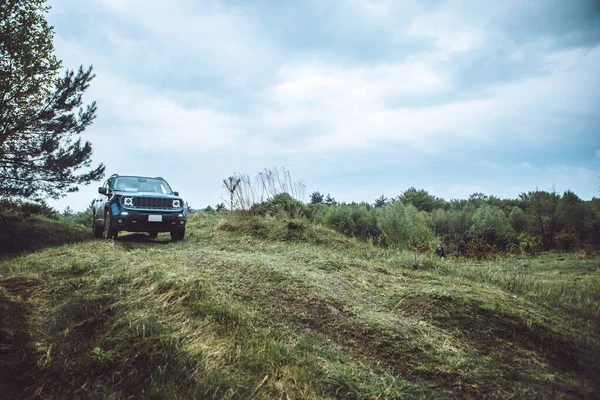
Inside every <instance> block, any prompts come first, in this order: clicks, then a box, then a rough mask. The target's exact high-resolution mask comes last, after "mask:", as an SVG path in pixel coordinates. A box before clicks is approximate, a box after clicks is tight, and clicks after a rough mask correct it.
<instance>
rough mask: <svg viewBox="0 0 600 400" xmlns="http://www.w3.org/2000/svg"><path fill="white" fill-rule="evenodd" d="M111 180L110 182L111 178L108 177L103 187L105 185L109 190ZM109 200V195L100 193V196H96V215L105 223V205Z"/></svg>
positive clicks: (97, 219) (97, 218)
mask: <svg viewBox="0 0 600 400" xmlns="http://www.w3.org/2000/svg"><path fill="white" fill-rule="evenodd" d="M109 182H110V179H108V180H107V181H106V182H104V185H102V187H105V188H106V190H108V188H109ZM107 200H108V196H106V195H104V194H100V193H98V196H97V197H96V200H95V201H94V216H95V218H96V221H102V223H103V224H104V205H105V204H106V201H107Z"/></svg>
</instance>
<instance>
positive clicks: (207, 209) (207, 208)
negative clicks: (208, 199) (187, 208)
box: [204, 205, 215, 213]
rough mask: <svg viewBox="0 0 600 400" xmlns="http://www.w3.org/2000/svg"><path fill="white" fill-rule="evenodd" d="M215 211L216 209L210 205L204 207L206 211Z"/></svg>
mask: <svg viewBox="0 0 600 400" xmlns="http://www.w3.org/2000/svg"><path fill="white" fill-rule="evenodd" d="M214 211H215V209H214V208H212V207H211V206H210V205H208V206H206V208H205V209H204V212H208V213H210V212H214Z"/></svg>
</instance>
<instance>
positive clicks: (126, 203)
mask: <svg viewBox="0 0 600 400" xmlns="http://www.w3.org/2000/svg"><path fill="white" fill-rule="evenodd" d="M123 205H124V206H130V207H133V197H124V198H123Z"/></svg>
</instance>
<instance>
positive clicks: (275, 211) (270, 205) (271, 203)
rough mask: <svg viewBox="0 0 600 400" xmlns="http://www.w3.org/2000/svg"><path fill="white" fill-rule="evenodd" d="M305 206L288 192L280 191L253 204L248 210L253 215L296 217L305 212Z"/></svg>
mask: <svg viewBox="0 0 600 400" xmlns="http://www.w3.org/2000/svg"><path fill="white" fill-rule="evenodd" d="M305 209H306V206H305V205H304V204H303V203H302V202H300V201H298V200H296V199H294V198H293V197H292V196H290V195H289V194H288V193H280V194H277V195H275V196H273V198H271V199H269V200H267V201H264V202H262V203H258V204H254V205H253V206H252V207H251V208H250V212H251V213H252V214H255V215H262V216H265V215H270V216H273V217H284V218H292V219H293V218H298V217H302V216H303V215H304V214H305V212H304V211H305Z"/></svg>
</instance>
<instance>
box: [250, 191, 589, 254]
mask: <svg viewBox="0 0 600 400" xmlns="http://www.w3.org/2000/svg"><path fill="white" fill-rule="evenodd" d="M244 212H245V213H246V214H247V215H263V216H266V215H270V216H275V217H285V218H304V219H307V220H309V221H310V222H312V223H316V224H323V225H326V226H329V227H331V228H333V229H335V230H337V231H339V232H341V233H343V234H345V235H347V236H350V237H356V238H359V239H361V240H365V241H371V242H373V243H375V244H378V245H383V246H391V247H397V248H406V249H413V250H417V251H428V250H430V249H432V248H433V247H434V246H435V245H436V244H437V243H438V242H441V243H442V245H443V246H444V248H445V250H446V253H447V254H452V255H457V256H467V257H474V258H485V257H487V256H489V255H493V254H498V253H507V252H510V253H521V252H522V253H528V254H535V253H536V252H538V251H548V250H560V251H570V250H576V249H585V250H588V251H590V252H591V251H593V250H595V249H598V248H600V199H599V198H594V199H592V200H590V201H584V200H582V199H580V198H579V197H578V196H577V195H576V194H575V193H573V192H571V191H566V192H564V193H563V194H562V195H560V194H558V193H556V192H555V191H552V192H547V191H543V190H535V191H530V192H528V193H522V194H521V195H519V197H518V198H517V199H501V198H498V197H495V196H487V195H485V194H483V193H475V194H473V195H471V196H470V197H469V198H468V199H466V200H465V199H461V200H450V201H446V200H444V199H442V198H439V197H436V196H433V195H431V194H429V193H428V192H427V191H425V190H417V189H415V188H410V189H408V190H406V191H405V192H403V193H401V194H400V195H399V196H397V197H395V198H392V199H389V200H388V199H387V198H385V197H384V196H381V197H380V198H378V199H376V200H375V201H374V203H366V202H362V203H338V202H336V201H335V199H334V198H332V197H331V195H329V194H328V195H327V196H324V195H323V194H321V193H319V192H314V193H312V194H311V195H310V202H309V203H308V204H305V203H303V202H301V201H299V200H297V199H294V198H293V197H292V196H290V195H289V194H287V193H279V194H276V195H275V196H273V197H271V198H270V199H269V200H266V201H263V202H260V203H255V204H253V205H252V206H251V207H250V208H249V209H247V210H244Z"/></svg>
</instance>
